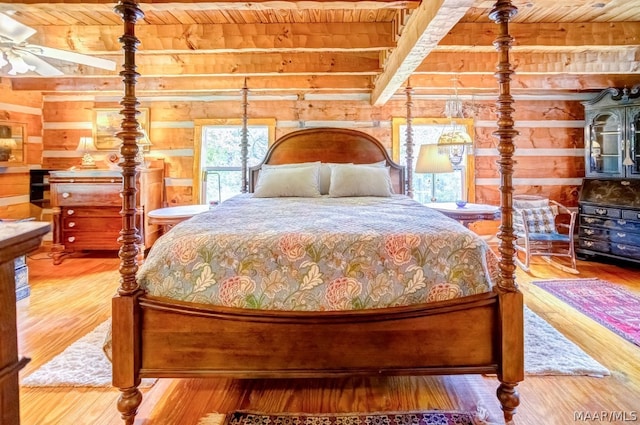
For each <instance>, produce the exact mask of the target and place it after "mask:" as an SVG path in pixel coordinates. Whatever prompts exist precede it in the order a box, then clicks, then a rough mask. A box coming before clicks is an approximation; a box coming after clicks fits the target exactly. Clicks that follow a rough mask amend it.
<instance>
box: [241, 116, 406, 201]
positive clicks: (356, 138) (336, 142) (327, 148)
mask: <svg viewBox="0 0 640 425" xmlns="http://www.w3.org/2000/svg"><path fill="white" fill-rule="evenodd" d="M383 160H384V161H386V163H387V165H388V166H389V167H390V169H389V173H390V174H391V181H392V183H393V190H394V192H395V193H400V194H404V193H405V185H406V182H405V169H404V166H402V165H398V164H396V163H395V162H393V161H392V160H391V158H390V157H389V154H388V153H387V151H386V150H385V148H384V146H382V144H381V143H380V142H379V141H378V140H376V139H375V138H374V137H373V136H370V135H369V134H366V133H363V132H361V131H358V130H352V129H347V128H326V127H325V128H307V129H304V130H298V131H294V132H292V133H289V134H286V135H284V136H283V137H281V138H280V139H278V140H276V141H275V143H274V144H273V145H272V146H271V147H270V148H269V150H268V151H267V155H266V156H265V159H264V160H263V161H262V163H261V164H259V165H256V166H255V167H250V168H249V192H253V190H254V188H255V186H256V183H257V181H258V174H259V172H260V167H261V166H262V164H275V165H278V164H294V163H299V162H314V161H321V162H331V163H347V162H350V163H353V164H369V163H374V162H379V161H383Z"/></svg>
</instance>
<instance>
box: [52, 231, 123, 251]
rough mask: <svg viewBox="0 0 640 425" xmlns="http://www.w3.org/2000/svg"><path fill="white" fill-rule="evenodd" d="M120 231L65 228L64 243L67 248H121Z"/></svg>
mask: <svg viewBox="0 0 640 425" xmlns="http://www.w3.org/2000/svg"><path fill="white" fill-rule="evenodd" d="M119 236H120V231H106V230H101V231H100V232H91V231H86V232H83V231H77V230H63V231H62V241H61V242H62V244H63V245H64V247H65V249H71V250H74V249H77V250H81V249H104V250H111V249H119V248H120V244H119V243H118V237H119Z"/></svg>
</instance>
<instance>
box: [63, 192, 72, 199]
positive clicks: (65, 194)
mask: <svg viewBox="0 0 640 425" xmlns="http://www.w3.org/2000/svg"><path fill="white" fill-rule="evenodd" d="M69 196H71V194H70V193H69V192H64V193H63V194H62V197H63V198H64V199H67V198H68V197H69Z"/></svg>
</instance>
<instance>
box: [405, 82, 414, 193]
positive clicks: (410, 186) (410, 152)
mask: <svg viewBox="0 0 640 425" xmlns="http://www.w3.org/2000/svg"><path fill="white" fill-rule="evenodd" d="M404 92H405V93H406V95H407V148H406V152H407V161H406V162H407V168H406V173H407V195H408V196H409V197H411V198H413V115H412V113H411V108H412V106H413V100H412V99H411V95H412V94H413V88H412V87H411V82H410V81H409V80H408V79H407V86H406V87H405V89H404Z"/></svg>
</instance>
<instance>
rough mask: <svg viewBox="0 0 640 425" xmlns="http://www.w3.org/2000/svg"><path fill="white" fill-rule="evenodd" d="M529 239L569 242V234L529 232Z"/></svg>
mask: <svg viewBox="0 0 640 425" xmlns="http://www.w3.org/2000/svg"><path fill="white" fill-rule="evenodd" d="M529 240H530V241H536V242H543V241H544V242H569V241H570V239H569V235H563V234H562V233H557V232H556V233H529Z"/></svg>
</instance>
